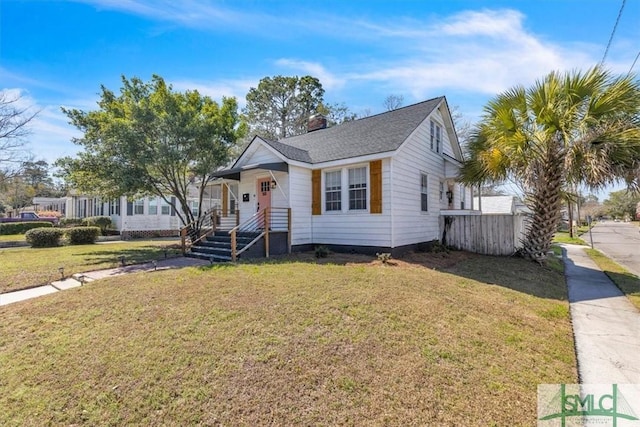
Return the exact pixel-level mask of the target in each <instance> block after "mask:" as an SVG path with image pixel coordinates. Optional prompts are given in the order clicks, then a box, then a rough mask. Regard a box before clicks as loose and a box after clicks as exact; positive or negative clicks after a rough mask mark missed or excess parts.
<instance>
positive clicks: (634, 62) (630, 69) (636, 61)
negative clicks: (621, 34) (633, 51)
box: [627, 51, 640, 74]
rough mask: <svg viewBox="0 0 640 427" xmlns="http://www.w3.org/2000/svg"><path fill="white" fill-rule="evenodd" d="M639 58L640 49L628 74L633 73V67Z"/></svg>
mask: <svg viewBox="0 0 640 427" xmlns="http://www.w3.org/2000/svg"><path fill="white" fill-rule="evenodd" d="M638 58H640V51H638V54H637V55H636V59H634V60H633V64H631V68H629V72H628V73H627V74H631V71H632V70H633V67H635V66H636V62H638Z"/></svg>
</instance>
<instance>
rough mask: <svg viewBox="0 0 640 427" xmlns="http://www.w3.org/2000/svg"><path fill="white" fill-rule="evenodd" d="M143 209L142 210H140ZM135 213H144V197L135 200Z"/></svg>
mask: <svg viewBox="0 0 640 427" xmlns="http://www.w3.org/2000/svg"><path fill="white" fill-rule="evenodd" d="M138 210H141V211H142V212H138ZM133 214H134V215H144V199H137V200H134V201H133Z"/></svg>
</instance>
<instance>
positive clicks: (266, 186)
mask: <svg viewBox="0 0 640 427" xmlns="http://www.w3.org/2000/svg"><path fill="white" fill-rule="evenodd" d="M257 185H258V188H257V190H256V191H257V192H258V206H257V207H256V208H257V209H256V211H257V212H260V211H261V210H263V209H266V208H268V207H271V178H260V179H258V184H257ZM263 218H264V217H263ZM260 227H264V219H261V221H260Z"/></svg>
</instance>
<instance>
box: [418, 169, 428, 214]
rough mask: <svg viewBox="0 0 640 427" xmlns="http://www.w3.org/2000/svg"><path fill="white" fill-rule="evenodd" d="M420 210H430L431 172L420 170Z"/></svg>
mask: <svg viewBox="0 0 640 427" xmlns="http://www.w3.org/2000/svg"><path fill="white" fill-rule="evenodd" d="M425 181H426V187H425ZM424 202H426V206H425V205H424ZM420 212H429V174H427V173H425V172H420Z"/></svg>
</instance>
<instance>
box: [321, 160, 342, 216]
mask: <svg viewBox="0 0 640 427" xmlns="http://www.w3.org/2000/svg"><path fill="white" fill-rule="evenodd" d="M329 174H331V175H332V176H335V175H337V176H338V178H339V183H340V187H339V188H338V189H337V190H336V189H335V186H334V187H331V188H332V189H331V190H329V189H328V188H329V187H327V185H328V182H327V181H328V180H327V175H329ZM342 175H343V173H342V169H332V170H326V171H323V173H322V178H323V180H322V184H323V185H322V189H323V190H322V199H323V207H324V211H325V212H342V209H343V206H344V205H343V200H342V199H343V196H342V192H343V190H344V185H343V182H342V181H343V179H342ZM329 192H330V193H331V194H336V193H337V194H338V196H339V197H338V200H331V201H329V200H328V198H327V193H329ZM329 203H332V204H337V208H334V206H333V205H332V209H329Z"/></svg>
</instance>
